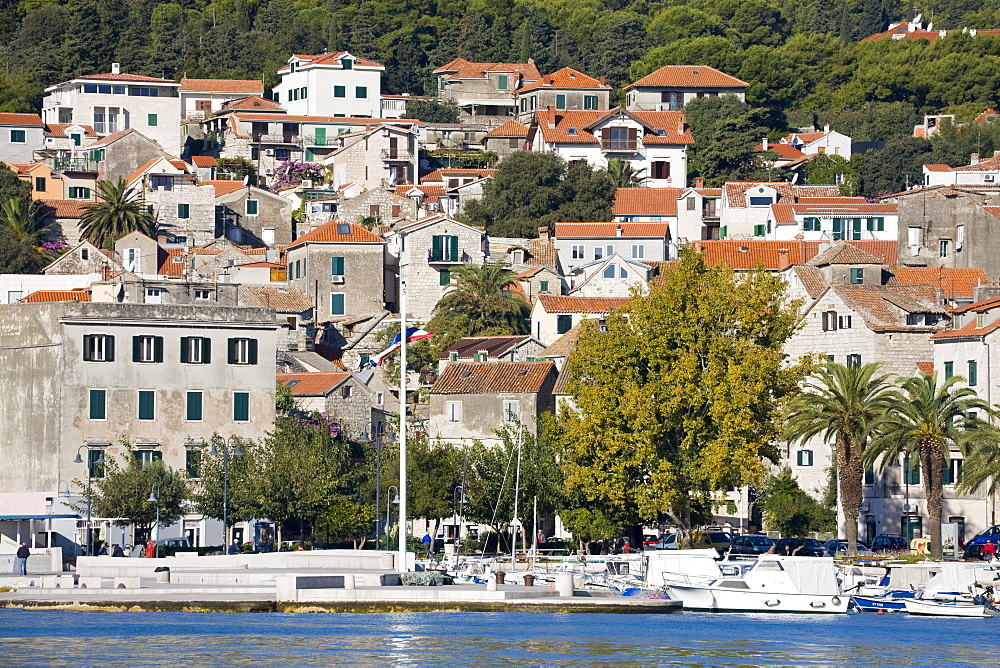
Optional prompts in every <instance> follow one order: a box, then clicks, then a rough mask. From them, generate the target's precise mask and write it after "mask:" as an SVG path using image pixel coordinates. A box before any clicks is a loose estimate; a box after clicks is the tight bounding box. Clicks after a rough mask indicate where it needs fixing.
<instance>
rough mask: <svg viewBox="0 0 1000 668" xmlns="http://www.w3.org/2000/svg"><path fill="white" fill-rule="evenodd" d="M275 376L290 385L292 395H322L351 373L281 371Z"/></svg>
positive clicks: (334, 387)
mask: <svg viewBox="0 0 1000 668" xmlns="http://www.w3.org/2000/svg"><path fill="white" fill-rule="evenodd" d="M275 377H276V378H277V379H278V382H279V383H282V384H283V385H285V386H287V387H288V389H289V390H290V391H291V393H292V396H296V397H322V396H326V395H327V394H329V393H330V392H332V391H333V390H334V389H336V387H337V386H338V385H340V384H341V383H343V382H344V381H345V380H347V379H348V378H350V377H351V374H349V373H347V372H344V373H336V372H327V371H314V372H310V373H279V374H275Z"/></svg>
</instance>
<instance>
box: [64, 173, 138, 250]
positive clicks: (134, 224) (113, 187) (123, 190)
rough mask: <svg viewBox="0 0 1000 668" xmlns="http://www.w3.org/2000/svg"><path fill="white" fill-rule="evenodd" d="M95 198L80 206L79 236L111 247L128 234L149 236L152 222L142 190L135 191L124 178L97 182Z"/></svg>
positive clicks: (95, 243)
mask: <svg viewBox="0 0 1000 668" xmlns="http://www.w3.org/2000/svg"><path fill="white" fill-rule="evenodd" d="M97 198H98V201H96V202H88V203H87V204H84V205H83V208H84V210H85V211H86V213H84V214H83V218H82V219H81V220H80V233H81V234H82V235H83V236H84V237H85V238H86V239H87V240H88V241H90V242H91V243H92V244H94V245H95V246H102V247H105V248H111V244H113V243H114V241H115V240H116V239H119V238H121V237H122V236H124V235H126V234H128V233H129V232H141V233H143V234H145V235H146V236H150V237H151V236H153V234H154V232H155V229H156V220H155V219H154V218H153V214H152V213H151V212H150V211H149V210H148V209H147V208H146V202H145V200H144V199H143V196H142V191H141V190H139V191H136V189H135V188H133V187H131V186H129V185H128V183H126V182H125V179H118V180H117V181H115V182H112V181H98V182H97Z"/></svg>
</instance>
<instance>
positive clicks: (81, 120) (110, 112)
mask: <svg viewBox="0 0 1000 668" xmlns="http://www.w3.org/2000/svg"><path fill="white" fill-rule="evenodd" d="M179 87H180V84H178V83H175V82H174V80H173V79H161V78H159V77H147V76H143V75H140V74H126V73H124V72H122V71H121V70H120V68H119V67H118V63H114V64H113V65H112V67H111V72H110V73H107V74H85V75H82V76H79V77H76V78H75V79H70V80H69V81H64V82H63V83H60V84H56V85H54V86H49V87H48V88H46V89H45V97H44V98H43V99H42V120H44V121H45V122H46V123H62V124H72V123H77V124H86V125H90V126H91V127H93V128H94V132H96V133H97V134H98V135H100V136H104V135H110V134H112V133H115V132H118V131H119V130H127V129H129V128H134V129H136V130H138V131H139V132H141V133H142V134H144V135H145V136H147V137H149V138H150V139H153V140H154V141H156V142H157V143H158V144H159V145H160V146H161V147H163V150H164V151H166V152H167V153H171V154H173V155H180V152H181V133H180V122H181V104H180V99H179V98H177V97H172V96H173V94H174V93H173V91H174V90H175V89H177V88H179Z"/></svg>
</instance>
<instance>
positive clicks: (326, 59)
mask: <svg viewBox="0 0 1000 668" xmlns="http://www.w3.org/2000/svg"><path fill="white" fill-rule="evenodd" d="M348 55H349V56H351V58H353V59H354V64H355V65H361V66H362V67H384V66H383V65H382V64H381V63H376V62H375V61H374V60H365V59H364V58H358V57H357V56H355V55H354V54H351V53H348V52H347V51H337V52H336V53H320V54H317V55H315V56H306V55H300V54H298V53H296V54H295V58H297V59H298V60H305V61H307V62H304V63H301V64H299V66H298V67H299V69H302V68H303V67H307V66H309V65H333V64H337V65H339V64H340V59H341V58H343V57H344V56H348ZM287 69H288V65H286V66H285V67H282V68H281V69H280V70H278V72H284V71H286V70H287Z"/></svg>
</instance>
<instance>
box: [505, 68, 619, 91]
mask: <svg viewBox="0 0 1000 668" xmlns="http://www.w3.org/2000/svg"><path fill="white" fill-rule="evenodd" d="M539 88H583V89H587V90H592V89H595V88H596V89H602V90H611V86H609V85H608V84H606V83H604V82H603V81H600V80H599V79H595V78H594V77H589V76H587V75H586V74H584V73H583V72H580V71H579V70H574V69H573V68H572V67H564V68H562V69H561V70H556V71H555V72H553V73H552V74H546V75H544V76H543V77H542V78H540V79H539V80H538V81H535V82H533V83H530V84H528V85H527V86H522V87H521V88H519V89H518V93H525V92H527V91H531V90H538V89H539Z"/></svg>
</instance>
